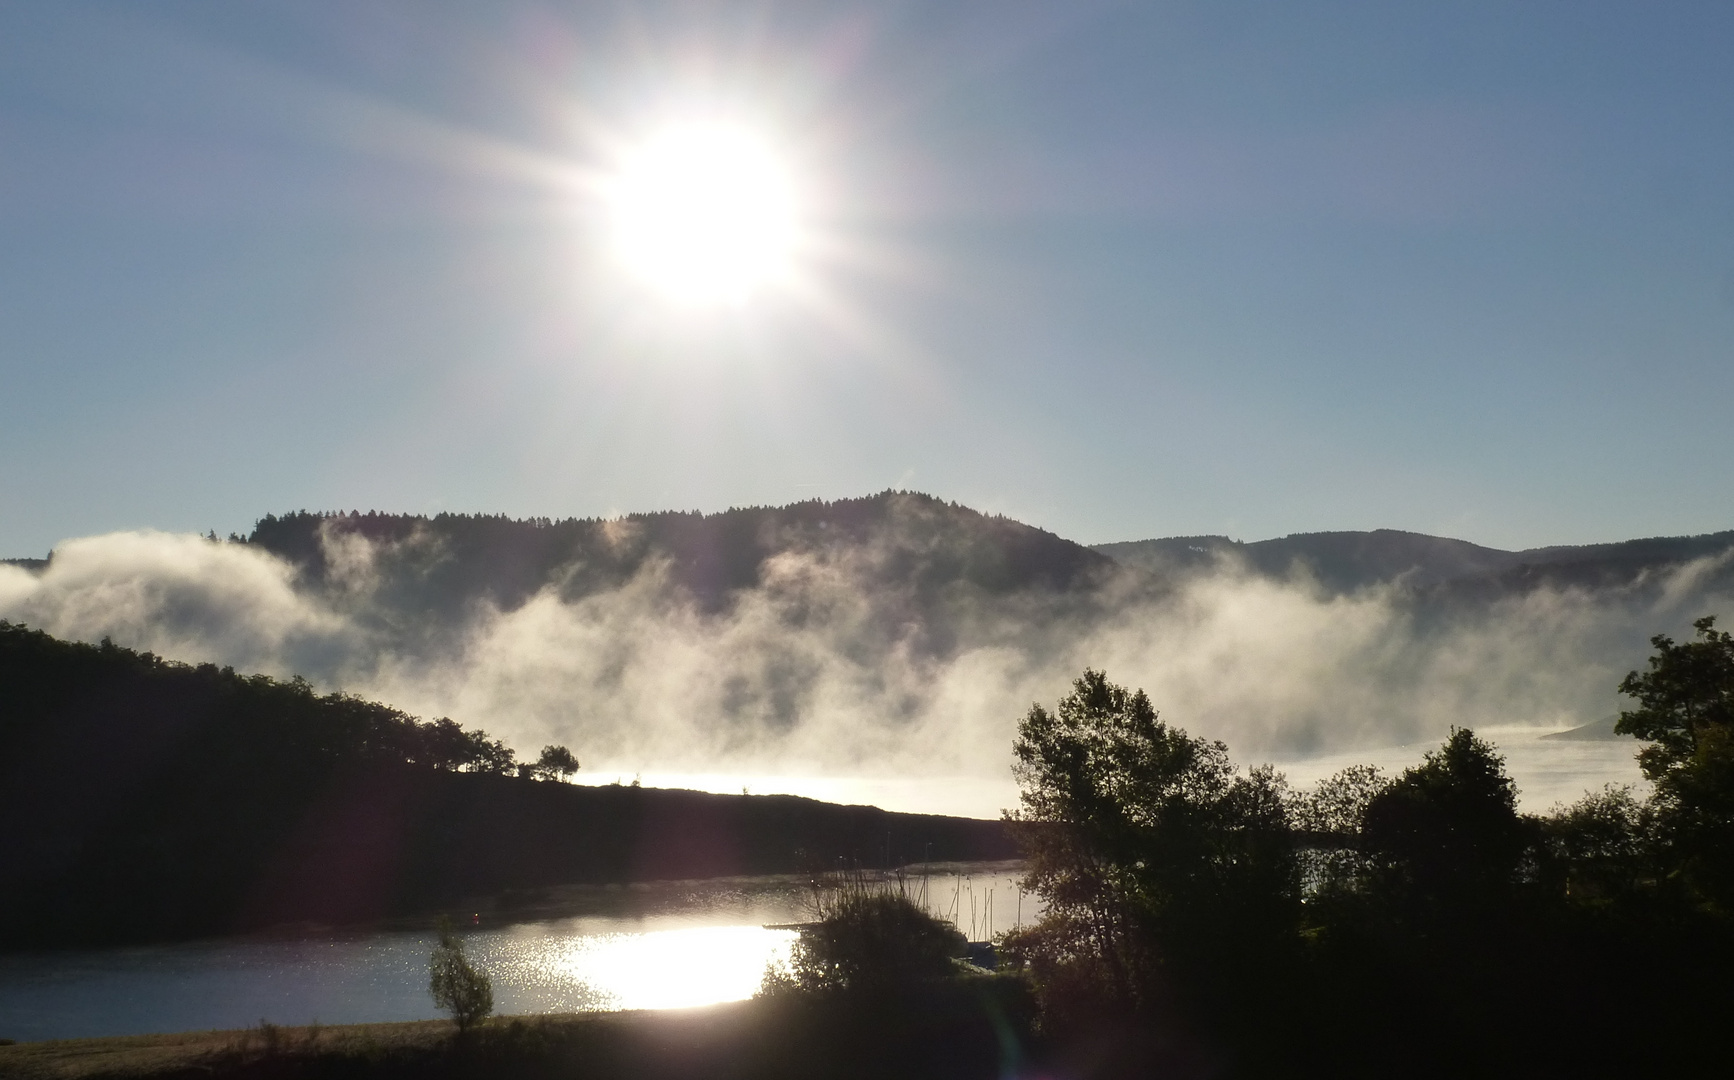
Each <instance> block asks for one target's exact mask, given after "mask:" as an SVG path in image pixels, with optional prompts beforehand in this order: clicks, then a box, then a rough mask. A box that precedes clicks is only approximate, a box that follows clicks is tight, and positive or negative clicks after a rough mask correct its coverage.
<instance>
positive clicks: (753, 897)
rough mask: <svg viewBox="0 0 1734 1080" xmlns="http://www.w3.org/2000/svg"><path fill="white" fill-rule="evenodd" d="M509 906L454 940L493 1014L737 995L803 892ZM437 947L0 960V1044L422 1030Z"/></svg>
mask: <svg viewBox="0 0 1734 1080" xmlns="http://www.w3.org/2000/svg"><path fill="white" fill-rule="evenodd" d="M904 886H905V888H906V889H907V891H908V892H909V894H910V895H911V896H912V897H913V898H915V899H917V900H920V901H922V902H924V903H925V905H926V906H927V907H928V908H929V910H931V911H933V912H934V913H935V914H939V915H942V916H944V917H947V918H950V919H952V920H953V921H954V922H956V923H957V925H958V926H959V927H960V928H961V929H963V930H964V931H965V932H966V933H968V934H969V936H970V937H971V938H972V939H978V940H979V939H985V938H988V937H990V936H991V935H992V934H994V933H997V932H999V931H1003V930H1007V929H1010V928H1012V927H1013V926H1014V925H1016V924H1017V923H1018V922H1019V921H1024V922H1027V921H1029V920H1030V919H1033V918H1034V917H1035V916H1036V914H1037V909H1036V903H1035V900H1034V898H1033V897H1031V896H1029V895H1028V894H1027V893H1024V892H1023V891H1022V890H1021V889H1020V888H1019V886H1018V882H1017V873H1016V868H1015V866H1014V865H1011V864H973V865H962V866H954V867H950V868H947V869H946V870H945V871H942V872H936V873H932V874H928V875H915V876H910V877H908V878H907V879H906V880H905V883H904ZM520 901H521V902H525V903H530V904H536V905H540V906H537V907H534V908H533V909H532V910H531V911H529V912H527V913H526V914H527V915H528V917H527V918H526V919H525V921H519V922H506V921H504V917H503V916H496V915H484V916H483V918H482V925H481V926H479V927H474V928H467V929H466V930H465V932H464V946H465V951H466V953H467V954H468V955H469V956H470V958H471V959H472V961H474V962H475V963H476V964H477V965H478V966H480V967H481V968H482V969H484V970H485V971H487V972H488V973H489V976H490V977H491V978H492V980H493V985H494V1002H495V1009H496V1011H498V1012H500V1013H503V1014H526V1013H545V1012H578V1011H588V1010H599V1009H665V1008H682V1007H687V1006H695V1005H705V1004H711V1003H714V1002H721V1001H733V1000H739V999H741V998H745V997H749V996H751V995H752V993H753V991H755V990H756V989H758V986H759V983H760V980H761V979H762V978H763V976H764V972H765V968H766V966H767V965H768V964H771V963H772V962H774V961H777V960H780V959H785V958H786V957H787V955H788V950H789V947H790V946H791V945H792V944H793V942H794V941H795V939H796V936H797V935H796V933H795V932H794V931H793V930H789V929H774V928H772V927H778V926H786V925H787V924H790V923H799V922H803V921H805V920H807V919H809V918H811V917H812V912H813V907H812V903H813V892H812V888H811V883H810V882H809V881H808V880H807V879H804V878H798V877H760V878H736V879H726V880H719V881H709V882H675V883H663V884H658V885H652V886H637V887H628V888H619V887H614V888H568V889H560V890H551V891H549V892H548V893H545V894H537V895H536V896H535V897H532V898H530V899H529V900H528V901H523V900H522V898H520ZM545 910H546V911H548V912H549V913H550V916H549V917H542V913H543V911H545ZM572 912H577V913H572ZM433 945H434V935H433V934H432V933H431V932H429V931H426V930H399V931H384V932H377V933H366V934H349V935H345V934H331V935H324V936H319V937H305V938H295V939H265V940H258V939H246V940H230V941H204V942H188V943H182V944H176V945H164V946H152V947H145V948H131V949H108V950H97V951H90V952H75V953H74V952H67V953H39V954H27V955H15V956H4V957H0V1038H11V1039H21V1040H34V1039H57V1038H78V1037H85V1036H97V1035H127V1034H143V1033H148V1032H159V1031H197V1030H207V1029H214V1028H240V1027H247V1026H250V1025H253V1024H257V1023H258V1022H259V1021H260V1020H262V1019H264V1020H270V1021H271V1022H272V1023H276V1024H290V1025H299V1024H307V1023H311V1022H313V1021H315V1020H317V1021H319V1022H320V1023H325V1024H349V1023H367V1022H375V1021H393V1020H426V1019H433V1018H435V1017H438V1016H439V1015H441V1014H440V1013H439V1012H438V1010H436V1009H435V1008H434V1006H433V1002H432V1000H431V999H430V998H429V996H428V992H427V971H428V955H429V953H430V952H431V951H432V948H433Z"/></svg>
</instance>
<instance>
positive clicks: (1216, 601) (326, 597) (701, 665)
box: [0, 532, 1728, 813]
mask: <svg viewBox="0 0 1734 1080" xmlns="http://www.w3.org/2000/svg"><path fill="white" fill-rule="evenodd" d="M345 543H347V544H350V545H352V548H351V550H348V551H346V552H344V553H342V555H343V560H342V565H343V566H344V567H345V568H346V569H345V571H344V574H343V575H342V576H341V580H340V582H339V585H338V587H336V588H327V589H323V590H313V589H309V588H306V587H303V586H301V585H300V584H299V583H298V582H297V579H296V574H295V571H294V570H293V568H291V567H290V566H288V565H286V564H284V563H283V562H281V561H279V560H277V559H276V558H274V557H272V556H270V555H268V554H266V553H264V552H263V551H261V550H259V549H256V548H253V547H249V546H246V545H242V544H224V543H213V542H210V541H207V540H204V539H202V538H199V537H196V536H185V535H172V534H165V533H155V532H129V533H116V534H111V535H106V536H96V537H88V538H84V539H79V540H72V541H68V542H66V543H64V544H62V545H60V546H59V547H58V548H57V549H56V551H55V554H54V558H53V561H52V563H51V564H50V566H49V567H48V569H46V570H45V571H42V572H40V573H36V572H31V571H26V570H24V569H21V568H17V567H10V566H4V565H0V618H6V619H10V620H12V621H14V622H24V623H28V624H29V625H32V626H35V627H39V628H41V629H44V630H47V631H49V632H51V633H54V634H56V635H59V636H62V637H67V638H73V639H78V640H84V641H96V640H99V639H101V638H103V637H112V638H113V640H114V641H116V642H117V643H119V644H123V645H127V646H131V647H135V648H140V649H149V650H152V651H154V652H156V653H158V654H160V655H163V656H167V657H172V658H175V659H180V660H186V661H189V662H204V661H210V662H215V663H219V664H227V665H232V666H234V667H235V668H237V669H238V670H244V671H253V670H257V671H265V672H269V673H272V674H275V675H279V676H287V675H290V674H302V675H305V676H306V677H308V678H309V679H311V680H312V681H313V682H314V683H315V684H316V685H319V686H322V687H326V688H341V689H344V690H346V691H349V692H353V693H356V694H360V695H363V696H367V697H374V698H379V699H381V700H384V701H388V702H390V703H392V704H394V705H397V706H399V707H401V708H404V709H406V710H408V711H410V712H413V713H416V714H418V715H421V716H427V717H431V716H448V715H449V716H451V717H453V718H454V719H457V720H458V721H460V722H461V723H463V724H466V725H470V726H479V727H482V728H485V729H487V730H488V731H489V732H491V733H493V734H495V735H497V736H501V737H504V738H505V739H506V740H507V741H508V742H509V743H510V744H512V745H513V746H514V747H516V748H517V749H519V751H520V752H521V753H524V752H528V753H532V754H533V753H534V752H535V750H537V749H538V748H539V747H541V746H542V745H543V744H544V743H549V742H557V743H563V744H565V745H568V746H570V747H571V748H572V749H573V750H574V751H575V752H576V753H577V754H578V755H579V757H580V758H581V759H582V760H583V761H584V763H585V767H586V771H587V772H588V773H589V774H590V775H592V776H597V775H602V776H609V777H628V776H632V775H636V774H647V773H648V774H650V775H651V776H653V777H656V776H668V775H677V774H679V775H704V776H710V777H729V778H733V777H742V778H745V779H744V780H743V784H742V785H741V786H748V787H750V788H751V789H752V790H755V791H769V790H778V789H779V787H780V788H781V789H783V790H801V788H800V785H799V784H798V783H796V782H795V780H796V779H797V778H812V777H834V778H846V777H854V778H883V779H885V780H899V779H900V780H903V781H913V780H919V778H923V777H932V778H936V779H937V778H943V777H952V778H957V779H956V780H955V781H954V782H955V783H957V784H960V785H965V786H967V785H969V784H971V783H975V784H977V787H978V789H979V790H981V791H983V792H991V791H1005V792H1009V791H1010V790H1011V789H1010V788H1009V786H1006V787H1003V788H1002V787H1000V786H999V785H1000V784H1002V783H1004V782H1005V778H1006V776H1007V773H1006V768H1007V766H1008V764H1009V761H1010V746H1011V741H1012V737H1013V734H1014V731H1015V728H1016V724H1017V721H1018V719H1019V718H1020V717H1021V716H1022V715H1023V714H1024V712H1025V711H1026V710H1027V709H1028V708H1029V705H1030V703H1031V702H1033V701H1041V702H1045V703H1049V704H1051V703H1052V702H1053V701H1054V700H1055V698H1056V697H1058V696H1059V695H1060V694H1062V693H1064V692H1065V691H1066V690H1067V688H1068V686H1069V683H1070V680H1071V679H1072V678H1073V677H1075V676H1076V674H1077V673H1078V672H1079V671H1080V670H1081V669H1082V668H1083V667H1084V666H1086V665H1089V666H1094V667H1098V668H1102V669H1105V670H1106V671H1107V672H1108V674H1109V677H1110V678H1112V679H1113V680H1114V681H1116V682H1120V683H1123V684H1128V685H1135V686H1141V687H1144V688H1145V689H1147V690H1148V691H1149V693H1150V696H1151V698H1152V700H1153V701H1154V702H1155V703H1156V704H1157V706H1158V708H1159V709H1161V710H1162V713H1163V715H1164V717H1165V718H1166V719H1167V720H1169V721H1170V722H1172V723H1175V724H1177V725H1179V726H1181V727H1184V728H1186V729H1187V730H1189V731H1190V732H1192V733H1193V734H1198V735H1206V736H1209V737H1212V738H1220V739H1222V740H1224V741H1226V742H1227V743H1228V744H1229V747H1230V749H1231V750H1232V752H1233V753H1234V755H1235V757H1236V758H1237V759H1238V760H1241V761H1243V762H1254V761H1260V760H1277V761H1279V762H1283V763H1287V764H1288V766H1289V768H1290V769H1291V771H1293V772H1295V774H1296V776H1297V779H1298V778H1301V777H1302V776H1303V775H1304V774H1308V773H1310V772H1313V771H1316V770H1314V769H1312V768H1309V767H1308V766H1307V765H1306V764H1305V763H1306V762H1307V761H1308V760H1312V761H1318V762H1323V761H1331V760H1335V759H1337V758H1339V757H1340V758H1343V759H1344V761H1345V762H1346V761H1347V760H1351V759H1353V758H1355V756H1356V755H1359V756H1361V757H1365V758H1367V759H1369V760H1371V759H1374V758H1381V757H1382V759H1387V760H1389V759H1392V757H1393V749H1392V748H1401V755H1403V756H1404V758H1405V759H1406V760H1414V759H1416V758H1418V757H1419V754H1420V751H1421V750H1422V749H1424V748H1425V746H1426V745H1427V744H1428V743H1430V742H1436V741H1437V740H1439V739H1441V738H1442V737H1443V736H1444V735H1445V734H1446V733H1447V731H1448V730H1449V728H1450V727H1451V726H1452V725H1459V726H1470V727H1476V728H1497V729H1500V730H1502V731H1506V732H1507V733H1508V739H1509V741H1512V743H1513V745H1514V746H1515V745H1516V743H1518V742H1523V743H1530V742H1533V739H1531V738H1529V737H1528V733H1532V732H1539V731H1542V730H1549V729H1559V728H1564V727H1570V726H1573V725H1575V724H1579V723H1584V722H1588V721H1590V720H1594V719H1597V718H1599V717H1602V716H1606V715H1608V714H1609V713H1611V712H1614V711H1616V710H1617V709H1618V708H1619V705H1620V699H1619V698H1618V696H1617V694H1616V692H1615V687H1616V685H1617V683H1618V681H1619V679H1620V677H1621V676H1622V675H1623V674H1624V673H1625V672H1626V671H1628V670H1630V669H1632V668H1634V667H1637V666H1640V665H1641V664H1642V662H1643V660H1644V658H1645V656H1646V655H1647V654H1648V652H1649V648H1648V645H1647V638H1648V637H1649V635H1651V634H1653V633H1658V632H1667V633H1671V634H1674V635H1676V636H1682V635H1684V634H1687V633H1689V631H1690V625H1689V624H1690V620H1691V619H1692V618H1694V617H1696V616H1697V615H1700V614H1704V613H1706V612H1716V611H1721V610H1725V609H1726V607H1727V606H1728V605H1727V600H1728V597H1727V596H1726V595H1723V594H1720V593H1717V592H1715V591H1713V590H1711V589H1709V587H1708V586H1706V584H1705V583H1706V582H1707V581H1711V580H1715V579H1717V575H1716V574H1715V571H1717V570H1719V569H1720V568H1721V563H1722V562H1723V561H1725V560H1726V559H1727V558H1728V556H1727V555H1724V556H1722V557H1720V558H1719V559H1718V560H1702V561H1700V562H1698V563H1694V564H1690V565H1688V566H1685V567H1683V568H1679V569H1676V570H1672V571H1669V572H1667V573H1666V574H1665V575H1662V576H1659V577H1651V578H1648V579H1643V580H1640V581H1639V582H1638V583H1637V584H1635V585H1632V586H1629V587H1623V588H1618V589H1600V590H1584V589H1539V590H1535V591H1532V592H1529V593H1526V594H1523V595H1513V596H1508V597H1505V598H1503V599H1499V600H1495V601H1491V602H1487V603H1484V604H1480V605H1478V606H1460V607H1459V608H1457V609H1455V610H1454V611H1453V612H1452V613H1451V614H1450V615H1449V617H1439V616H1438V615H1437V614H1436V613H1435V615H1433V616H1428V617H1422V616H1418V615H1416V614H1415V612H1414V611H1413V610H1412V607H1411V606H1410V605H1407V604H1405V603H1404V602H1402V600H1401V598H1400V597H1399V595H1398V594H1396V593H1395V592H1393V591H1391V590H1387V589H1371V590H1365V591H1362V592H1360V593H1357V594H1354V595H1349V596H1330V595H1327V594H1325V593H1324V592H1323V591H1322V590H1320V589H1319V588H1317V587H1316V586H1315V585H1314V584H1313V583H1311V582H1309V581H1308V580H1307V579H1306V578H1305V577H1304V576H1298V577H1296V578H1295V579H1293V580H1288V581H1273V580H1268V579H1264V578H1260V577H1257V576H1253V575H1250V574H1248V573H1245V572H1242V571H1238V570H1235V569H1234V568H1232V567H1228V566H1224V567H1223V568H1222V569H1221V570H1220V571H1219V572H1218V573H1215V574H1208V575H1201V576H1198V577H1196V578H1194V579H1190V580H1188V581H1184V582H1180V583H1177V584H1175V585H1174V586H1173V587H1172V588H1169V589H1165V590H1164V589H1151V588H1150V587H1149V583H1148V582H1143V583H1139V582H1136V581H1135V580H1134V579H1133V578H1132V577H1131V576H1128V578H1127V579H1126V581H1124V582H1121V583H1118V584H1115V583H1110V584H1108V585H1106V586H1104V589H1105V590H1106V591H1105V592H1104V593H1102V594H1098V595H1097V596H1096V598H1095V600H1094V601H1093V602H1092V603H1091V604H1090V605H1085V606H1080V605H1079V604H1078V603H1076V602H1075V598H1055V597H1051V596H1048V595H1046V594H1042V593H1039V592H1031V593H1020V594H1014V595H1012V596H1011V597H1009V598H1007V597H1003V596H1002V597H990V596H986V595H979V594H974V593H969V592H958V591H954V592H953V593H952V594H949V595H948V596H947V597H945V598H944V601H943V606H944V609H945V617H946V618H947V619H948V620H949V624H948V625H949V641H950V644H949V645H948V646H947V647H946V648H944V649H942V650H936V649H935V648H933V647H932V646H931V641H930V639H931V636H932V635H931V628H929V627H924V626H922V625H920V620H919V617H918V616H917V615H915V614H912V613H914V612H918V611H920V610H922V609H921V607H920V605H919V604H916V603H913V602H908V601H909V598H908V597H899V596H896V595H888V594H887V589H886V587H885V586H884V585H883V581H882V579H878V578H875V579H874V580H877V581H879V582H880V583H879V584H877V585H874V586H872V587H868V586H867V585H865V584H864V583H865V582H866V581H867V580H868V577H867V576H866V575H865V569H866V564H867V562H869V561H871V560H872V559H873V558H874V557H875V556H874V553H873V552H872V551H871V550H870V547H869V548H862V549H843V550H840V551H830V552H812V551H808V552H804V553H789V554H785V555H782V556H779V557H777V558H775V559H773V560H771V562H770V563H768V564H767V566H766V567H765V572H764V575H763V583H762V585H761V587H759V588H757V589H754V590H749V591H746V592H743V593H741V594H740V595H738V596H737V597H736V598H735V599H734V601H733V603H732V604H731V605H730V606H728V607H727V609H726V610H724V611H722V612H720V613H714V612H706V611H704V610H702V609H701V608H700V607H699V606H697V605H695V604H694V603H692V602H691V601H690V600H689V599H688V598H687V597H685V595H684V594H683V593H682V592H681V591H680V590H679V589H678V588H677V587H675V586H674V585H672V584H671V583H670V581H669V578H668V576H667V575H666V573H664V569H663V568H662V567H659V566H658V565H656V564H654V563H652V564H649V565H648V566H647V567H646V569H645V570H644V571H642V572H641V573H639V574H638V575H637V576H636V577H635V578H634V579H632V580H631V581H630V582H628V583H627V584H625V585H624V586H622V587H620V588H617V589H612V590H609V591H606V592H601V593H596V594H593V595H590V596H587V597H583V598H579V599H575V600H563V599H561V598H560V596H559V595H558V594H557V593H556V592H555V591H554V590H553V589H552V588H550V589H549V590H546V591H544V592H542V593H540V594H538V595H536V596H534V597H533V598H532V599H531V600H529V602H527V603H525V604H523V605H522V606H520V607H517V608H516V609H514V610H510V611H502V610H499V609H498V608H496V607H493V606H491V605H487V604H476V605H474V606H472V608H471V609H470V610H469V612H468V615H467V616H466V617H465V618H464V619H463V620H462V625H461V626H455V627H447V628H445V630H446V631H448V632H446V633H444V634H442V635H438V636H429V635H427V634H425V633H420V632H418V628H416V627H413V626H403V625H398V624H395V623H394V622H393V620H392V619H391V618H387V617H382V616H381V614H380V612H379V611H378V610H377V609H376V608H377V605H375V604H374V601H373V599H372V594H371V593H370V588H371V587H372V583H371V582H370V580H369V577H368V575H369V570H368V567H369V566H370V565H371V561H370V558H369V554H370V553H369V552H367V551H365V550H354V549H353V545H355V544H363V545H364V544H365V543H366V542H365V541H361V540H358V539H356V538H353V537H351V538H350V539H348V540H347V541H345ZM337 554H339V553H338V552H336V551H333V555H337ZM1116 589H1118V590H1119V591H1117V592H1116V591H1115V590H1116ZM891 591H892V592H893V593H894V592H895V590H891ZM370 605H374V606H370ZM930 609H931V605H930ZM399 622H401V620H399ZM433 642H438V644H434V643H433ZM1526 753H1527V751H1526ZM1615 756H1616V758H1618V759H1619V760H1621V761H1623V760H1624V758H1621V757H1619V755H1615ZM1392 763H1395V762H1392ZM1513 764H1514V767H1517V765H1518V762H1517V761H1516V760H1514V762H1513ZM1597 770H1599V773H1598V772H1597ZM1600 774H1606V775H1600ZM1635 775H1636V774H1635V770H1632V769H1630V768H1629V767H1628V766H1619V767H1618V768H1615V767H1613V766H1608V765H1606V764H1605V763H1604V764H1603V765H1598V766H1595V767H1594V768H1591V769H1589V770H1588V771H1586V773H1585V775H1584V777H1583V779H1584V786H1598V785H1599V783H1600V782H1602V781H1603V780H1619V779H1626V778H1629V777H1635ZM778 777H785V778H789V783H787V784H782V785H779V784H778V783H777V779H776V778H778ZM1518 778H1519V781H1520V783H1522V782H1524V780H1525V777H1524V776H1523V775H1522V773H1521V771H1520V772H1519V776H1518ZM984 784H985V785H987V786H982V785H984ZM755 785H756V786H755ZM709 786H713V787H718V788H719V789H723V790H733V789H734V788H735V785H733V784H732V782H730V783H728V784H723V783H722V782H721V781H718V782H717V783H714V784H711V785H709ZM1570 786H1571V785H1570V784H1569V783H1567V784H1565V785H1564V787H1561V785H1560V784H1559V783H1557V782H1554V783H1552V785H1551V787H1550V790H1552V789H1554V788H1558V789H1560V790H1565V789H1566V788H1569V787H1570ZM989 797H990V796H989V795H983V796H981V800H982V801H986V799H988V798H989ZM881 801H885V800H881ZM898 801H901V800H898ZM916 801H919V800H918V799H917V800H916ZM939 803H940V804H943V805H945V806H947V807H952V808H955V805H956V804H957V803H958V800H957V799H952V800H950V801H949V802H947V801H946V800H939ZM1002 804H1003V803H1002ZM906 805H907V804H906ZM933 808H935V809H938V808H940V805H934V806H933ZM994 809H997V807H983V808H982V809H981V811H980V812H982V813H991V812H992V811H993V810H994Z"/></svg>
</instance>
